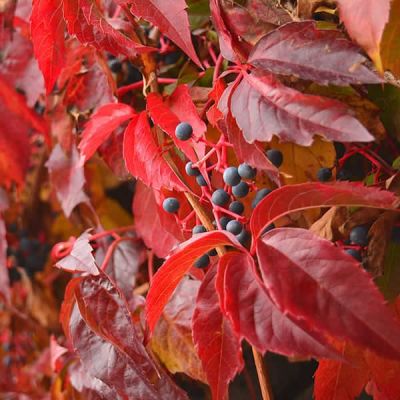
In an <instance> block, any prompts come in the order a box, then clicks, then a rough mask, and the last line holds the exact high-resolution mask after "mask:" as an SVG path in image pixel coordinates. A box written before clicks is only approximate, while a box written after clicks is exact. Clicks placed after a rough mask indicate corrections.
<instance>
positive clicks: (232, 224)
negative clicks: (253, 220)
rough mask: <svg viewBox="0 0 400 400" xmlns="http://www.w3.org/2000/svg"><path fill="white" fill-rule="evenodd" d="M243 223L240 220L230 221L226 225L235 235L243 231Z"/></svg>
mask: <svg viewBox="0 0 400 400" xmlns="http://www.w3.org/2000/svg"><path fill="white" fill-rule="evenodd" d="M242 229H243V225H242V224H241V223H240V222H239V221H235V220H233V221H229V222H228V224H227V225H226V230H227V231H228V232H230V233H233V234H234V235H239V233H240V232H242Z"/></svg>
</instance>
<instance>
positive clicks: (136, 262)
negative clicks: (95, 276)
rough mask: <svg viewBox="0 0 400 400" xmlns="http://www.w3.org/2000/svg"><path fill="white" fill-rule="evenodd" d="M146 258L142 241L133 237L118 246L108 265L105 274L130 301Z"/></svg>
mask: <svg viewBox="0 0 400 400" xmlns="http://www.w3.org/2000/svg"><path fill="white" fill-rule="evenodd" d="M127 239H128V238H127ZM96 256H97V254H96ZM146 258H147V257H146V249H145V247H144V245H143V243H142V241H141V240H140V239H138V238H136V237H131V238H130V240H129V239H128V240H124V241H122V242H120V243H119V244H118V246H117V247H116V248H115V249H114V252H113V254H112V257H111V258H110V260H109V262H108V263H107V266H106V269H105V272H106V273H107V274H108V276H109V277H110V278H111V279H112V280H113V281H114V283H115V284H116V285H117V286H118V288H119V290H120V291H121V292H122V293H123V294H124V296H125V297H126V298H127V299H128V300H130V299H131V298H132V295H133V289H134V287H135V286H136V281H137V274H138V272H139V268H140V266H141V265H142V264H143V263H144V262H145V261H146ZM103 261H104V259H103Z"/></svg>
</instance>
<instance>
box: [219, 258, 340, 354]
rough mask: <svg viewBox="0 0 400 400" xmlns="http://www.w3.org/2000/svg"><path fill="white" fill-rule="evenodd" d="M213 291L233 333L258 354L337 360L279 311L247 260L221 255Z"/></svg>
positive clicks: (321, 341) (320, 339) (321, 342)
mask: <svg viewBox="0 0 400 400" xmlns="http://www.w3.org/2000/svg"><path fill="white" fill-rule="evenodd" d="M217 288H218V293H219V295H220V299H221V301H222V303H223V304H222V308H223V310H224V312H225V313H226V314H227V315H228V316H229V318H230V319H231V321H232V323H233V325H234V328H235V330H236V332H237V333H238V334H239V335H240V337H241V338H242V337H243V338H245V339H246V340H247V341H248V342H249V343H250V344H251V345H253V346H255V347H256V348H257V349H258V350H259V351H261V352H263V353H264V352H265V351H267V350H269V351H273V352H276V353H280V354H284V355H287V356H294V355H295V356H302V357H310V356H314V357H330V358H338V355H337V353H336V352H335V349H333V348H332V347H331V346H330V344H329V343H328V341H327V340H326V339H325V338H324V337H323V336H322V335H321V334H320V333H319V332H317V331H314V330H313V329H312V328H311V327H307V326H306V325H305V324H304V322H302V321H300V320H297V319H295V318H291V317H290V316H288V315H286V314H283V313H282V312H281V311H279V309H278V308H277V307H276V306H275V305H274V303H273V302H272V301H271V300H270V298H269V296H268V293H267V289H266V287H265V286H264V284H263V283H262V282H261V280H260V278H259V277H258V274H257V272H256V268H255V265H254V261H253V259H252V258H251V257H250V256H248V255H246V254H243V253H233V252H232V253H228V254H226V255H224V256H223V257H222V258H221V260H220V263H219V266H218V276H217Z"/></svg>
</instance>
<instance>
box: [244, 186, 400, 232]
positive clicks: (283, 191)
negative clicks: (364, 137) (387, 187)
mask: <svg viewBox="0 0 400 400" xmlns="http://www.w3.org/2000/svg"><path fill="white" fill-rule="evenodd" d="M331 206H355V207H371V208H383V209H388V210H394V209H396V208H397V207H398V206H399V200H398V199H397V198H396V196H395V195H394V194H393V193H391V192H388V191H384V190H379V189H377V188H372V187H365V186H363V185H361V184H356V183H355V182H335V183H332V184H323V183H318V182H308V183H300V184H298V185H289V186H284V187H281V188H279V189H276V190H274V191H273V192H272V193H270V194H269V195H268V196H266V198H265V199H263V200H261V201H260V203H259V204H258V205H257V207H256V208H255V210H254V211H253V215H252V216H251V220H250V227H251V231H252V233H253V235H254V239H257V237H258V236H259V235H260V234H261V232H262V231H263V230H264V228H265V227H266V226H267V225H269V224H270V223H271V222H273V221H275V220H276V219H278V218H280V217H282V216H284V215H286V214H290V213H292V212H295V211H300V210H306V209H308V208H316V207H331Z"/></svg>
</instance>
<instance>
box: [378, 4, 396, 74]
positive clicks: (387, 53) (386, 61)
mask: <svg viewBox="0 0 400 400" xmlns="http://www.w3.org/2000/svg"><path fill="white" fill-rule="evenodd" d="M381 55H382V62H383V67H384V69H389V70H390V71H391V72H392V73H393V74H394V75H395V77H396V78H397V79H400V0H392V5H391V9H390V17H389V22H388V23H387V24H386V27H385V30H384V32H383V38H382V42H381Z"/></svg>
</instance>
